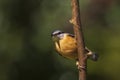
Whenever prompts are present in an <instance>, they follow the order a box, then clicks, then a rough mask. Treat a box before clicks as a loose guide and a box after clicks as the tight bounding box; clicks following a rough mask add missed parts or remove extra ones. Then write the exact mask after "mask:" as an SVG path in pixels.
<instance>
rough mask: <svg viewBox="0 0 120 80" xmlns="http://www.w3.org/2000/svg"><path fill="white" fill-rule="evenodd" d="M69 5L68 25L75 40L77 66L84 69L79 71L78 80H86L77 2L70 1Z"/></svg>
mask: <svg viewBox="0 0 120 80" xmlns="http://www.w3.org/2000/svg"><path fill="white" fill-rule="evenodd" d="M71 5H72V19H71V20H70V23H72V24H73V29H74V34H75V38H76V40H77V48H78V60H79V65H80V66H82V67H84V68H80V69H79V80H86V74H87V55H86V54H85V43H84V38H83V32H82V25H81V20H80V8H79V0H71Z"/></svg>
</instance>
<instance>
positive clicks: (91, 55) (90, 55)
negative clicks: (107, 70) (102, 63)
mask: <svg viewBox="0 0 120 80" xmlns="http://www.w3.org/2000/svg"><path fill="white" fill-rule="evenodd" d="M86 51H87V55H88V58H89V59H91V60H93V61H97V60H98V57H99V55H98V54H97V53H95V52H92V51H91V50H89V49H88V48H87V47H86Z"/></svg>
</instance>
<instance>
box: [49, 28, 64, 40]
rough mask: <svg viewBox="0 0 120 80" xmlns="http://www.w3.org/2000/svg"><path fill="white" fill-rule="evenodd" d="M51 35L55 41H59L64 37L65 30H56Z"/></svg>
mask: <svg viewBox="0 0 120 80" xmlns="http://www.w3.org/2000/svg"><path fill="white" fill-rule="evenodd" d="M51 37H52V39H53V41H59V40H60V39H62V38H63V37H64V32H62V31H60V30H55V31H53V32H52V34H51Z"/></svg>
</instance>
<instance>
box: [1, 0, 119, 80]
mask: <svg viewBox="0 0 120 80" xmlns="http://www.w3.org/2000/svg"><path fill="white" fill-rule="evenodd" d="M70 4H71V2H70V0H0V80H78V71H77V68H76V66H75V61H72V60H68V59H64V58H63V57H61V56H59V55H58V54H57V53H56V52H55V49H54V44H53V43H52V40H51V32H52V31H54V30H56V29H60V30H63V31H65V32H70V33H73V28H72V24H70V23H69V20H70V19H71V5H70ZM80 6H81V20H82V25H83V32H84V38H85V42H86V45H87V46H88V47H89V48H90V49H91V50H93V51H95V52H97V53H98V54H99V55H100V58H99V60H98V62H92V61H90V60H88V77H87V78H88V80H120V76H119V75H120V62H119V61H120V58H119V56H120V27H119V26H120V1H119V0H80Z"/></svg>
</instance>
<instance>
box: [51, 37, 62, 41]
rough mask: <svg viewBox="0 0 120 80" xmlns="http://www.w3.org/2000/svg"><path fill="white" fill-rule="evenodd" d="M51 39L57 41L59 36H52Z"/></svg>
mask: <svg viewBox="0 0 120 80" xmlns="http://www.w3.org/2000/svg"><path fill="white" fill-rule="evenodd" d="M52 39H53V41H55V42H56V41H57V42H58V41H59V40H60V38H59V37H58V36H52Z"/></svg>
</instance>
